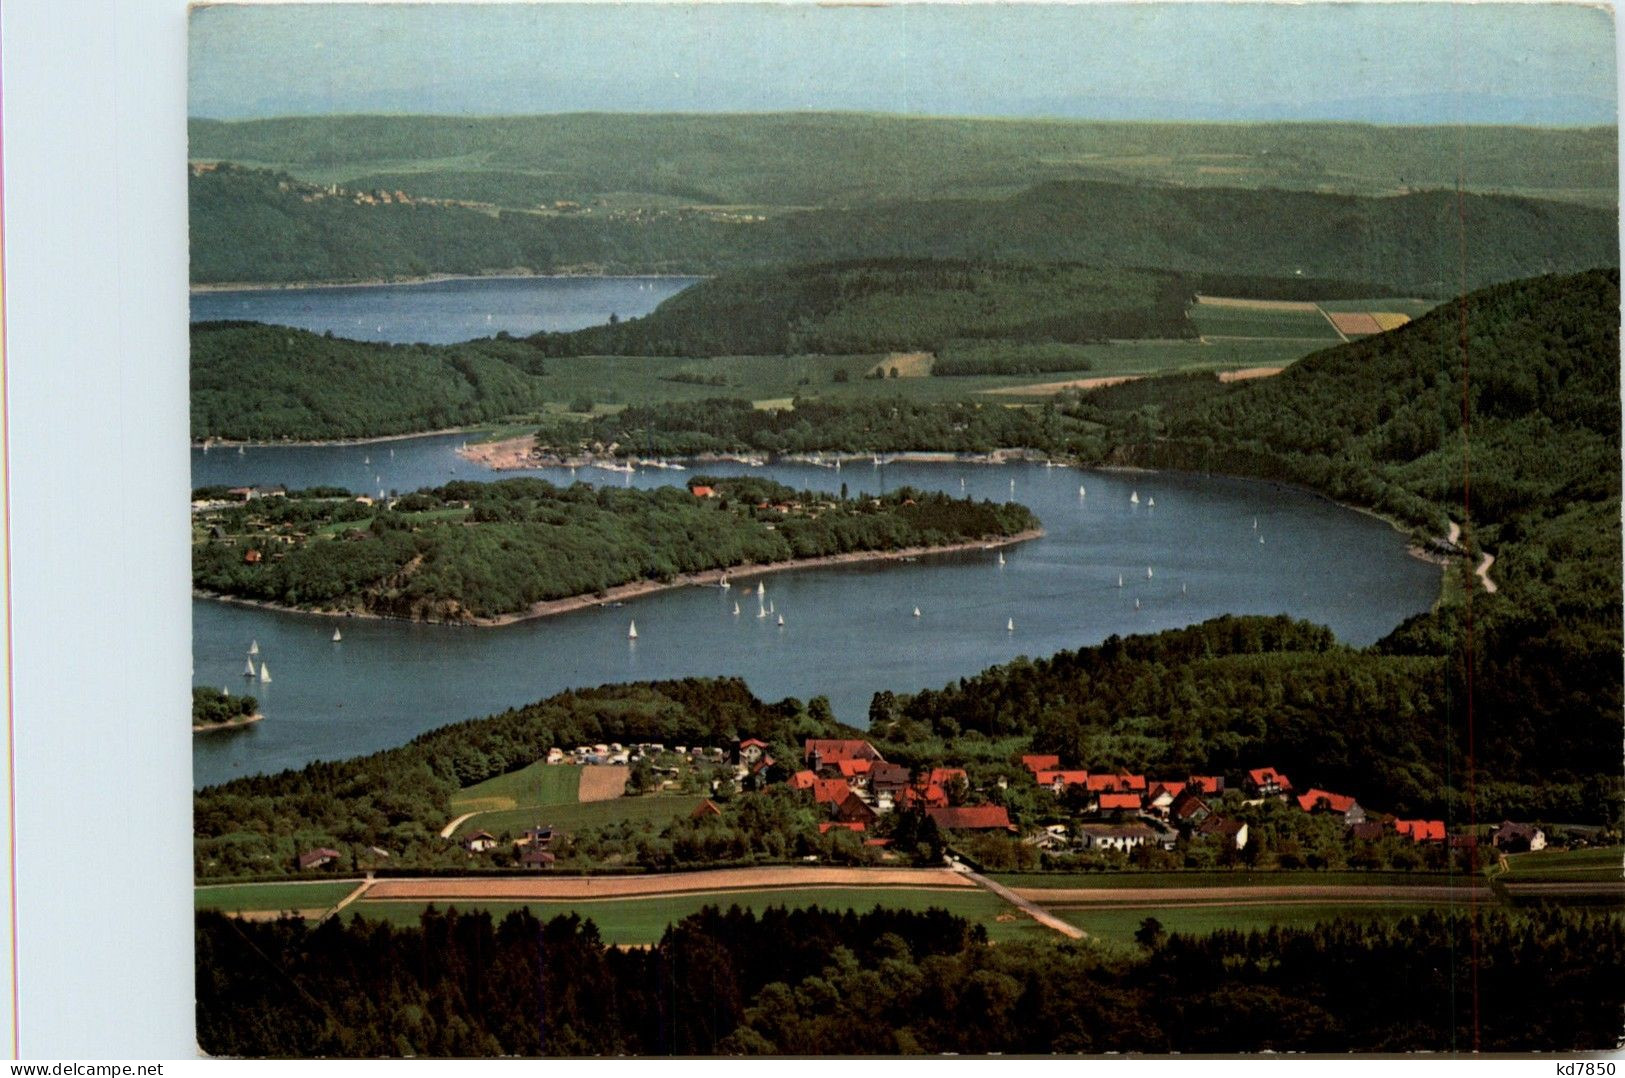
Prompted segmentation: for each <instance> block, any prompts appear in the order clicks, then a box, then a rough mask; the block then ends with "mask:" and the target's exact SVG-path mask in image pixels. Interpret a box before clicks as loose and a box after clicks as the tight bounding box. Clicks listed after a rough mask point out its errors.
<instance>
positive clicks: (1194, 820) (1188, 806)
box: [1168, 786, 1213, 827]
mask: <svg viewBox="0 0 1625 1078" xmlns="http://www.w3.org/2000/svg"><path fill="white" fill-rule="evenodd" d="M1211 815H1213V810H1212V809H1211V808H1209V807H1208V803H1207V802H1206V801H1203V800H1202V799H1201V798H1200V797H1198V796H1197V795H1196V793H1195V791H1193V790H1192V789H1191V788H1190V787H1189V786H1187V787H1185V788H1184V789H1183V790H1181V791H1180V792H1179V796H1178V797H1176V798H1174V803H1173V804H1172V805H1170V806H1168V818H1169V819H1171V820H1173V821H1174V823H1176V824H1184V825H1188V826H1191V827H1194V826H1196V825H1197V824H1199V823H1201V822H1202V821H1203V820H1205V819H1207V818H1208V817H1209V816H1211Z"/></svg>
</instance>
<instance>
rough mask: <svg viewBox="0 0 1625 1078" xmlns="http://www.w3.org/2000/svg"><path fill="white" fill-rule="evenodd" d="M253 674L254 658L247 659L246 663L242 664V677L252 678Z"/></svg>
mask: <svg viewBox="0 0 1625 1078" xmlns="http://www.w3.org/2000/svg"><path fill="white" fill-rule="evenodd" d="M253 676H254V660H253V659H249V660H248V661H247V662H246V663H244V664H243V677H246V678H252V677H253Z"/></svg>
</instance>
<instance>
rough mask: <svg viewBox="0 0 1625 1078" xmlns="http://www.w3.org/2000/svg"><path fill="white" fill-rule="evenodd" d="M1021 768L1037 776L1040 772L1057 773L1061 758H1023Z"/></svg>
mask: <svg viewBox="0 0 1625 1078" xmlns="http://www.w3.org/2000/svg"><path fill="white" fill-rule="evenodd" d="M1021 766H1022V767H1025V768H1026V769H1027V770H1028V771H1031V772H1033V773H1034V774H1037V773H1038V772H1040V771H1059V770H1060V769H1061V758H1060V757H1059V756H1023V757H1022V758H1021Z"/></svg>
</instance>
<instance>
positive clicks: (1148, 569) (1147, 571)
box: [1145, 565, 1151, 580]
mask: <svg viewBox="0 0 1625 1078" xmlns="http://www.w3.org/2000/svg"><path fill="white" fill-rule="evenodd" d="M1145 578H1146V579H1147V580H1150V579H1151V566H1149V565H1147V566H1146V567H1145Z"/></svg>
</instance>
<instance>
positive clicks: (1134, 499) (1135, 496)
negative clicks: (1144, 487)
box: [1128, 490, 1140, 505]
mask: <svg viewBox="0 0 1625 1078" xmlns="http://www.w3.org/2000/svg"><path fill="white" fill-rule="evenodd" d="M1128 500H1129V504H1131V505H1139V504H1140V492H1139V491H1137V490H1136V491H1133V492H1131V493H1130V494H1129V496H1128Z"/></svg>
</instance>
